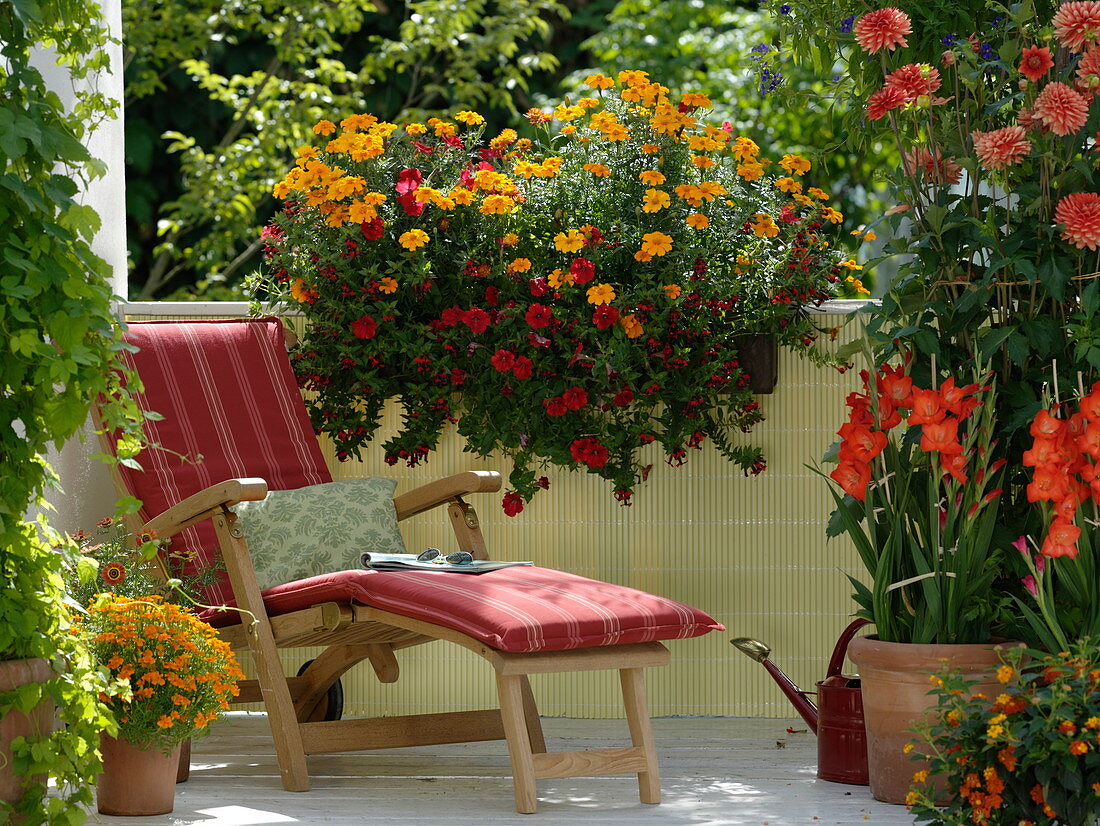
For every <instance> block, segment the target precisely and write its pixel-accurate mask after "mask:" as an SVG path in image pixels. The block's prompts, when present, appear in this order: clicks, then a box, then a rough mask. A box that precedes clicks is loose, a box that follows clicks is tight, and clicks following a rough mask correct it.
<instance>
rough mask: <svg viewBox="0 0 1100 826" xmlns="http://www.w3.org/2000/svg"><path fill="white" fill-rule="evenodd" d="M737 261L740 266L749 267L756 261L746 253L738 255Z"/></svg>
mask: <svg viewBox="0 0 1100 826" xmlns="http://www.w3.org/2000/svg"><path fill="white" fill-rule="evenodd" d="M737 263H738V264H739V265H741V266H742V267H751V266H752V265H753V264H754V263H756V262H755V261H753V260H752V259H751V258H750V257H749V256H747V255H739V256H737Z"/></svg>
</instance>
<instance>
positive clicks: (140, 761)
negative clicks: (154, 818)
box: [96, 734, 181, 815]
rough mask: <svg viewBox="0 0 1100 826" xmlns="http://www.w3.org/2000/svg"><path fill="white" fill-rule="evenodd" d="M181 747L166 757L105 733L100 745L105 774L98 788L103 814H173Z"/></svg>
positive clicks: (100, 779)
mask: <svg viewBox="0 0 1100 826" xmlns="http://www.w3.org/2000/svg"><path fill="white" fill-rule="evenodd" d="M180 748H181V747H180V746H176V748H175V749H174V750H173V751H171V752H170V753H168V754H165V753H164V752H162V751H160V750H159V749H157V748H139V747H138V746H135V745H133V744H131V743H130V742H128V741H126V740H120V739H118V738H115V737H108V736H107V735H106V734H104V735H103V736H102V737H101V738H100V744H99V750H100V752H101V753H102V754H103V774H102V775H100V777H99V787H98V788H97V789H96V803H97V804H98V806H99V812H100V814H105V815H166V814H168V813H169V812H170V811H172V808H173V806H174V805H175V797H176V774H177V772H178V771H179V764H180Z"/></svg>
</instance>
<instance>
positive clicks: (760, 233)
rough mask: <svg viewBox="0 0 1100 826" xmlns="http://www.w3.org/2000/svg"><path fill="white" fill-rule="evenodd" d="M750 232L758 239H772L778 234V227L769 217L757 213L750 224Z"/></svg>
mask: <svg viewBox="0 0 1100 826" xmlns="http://www.w3.org/2000/svg"><path fill="white" fill-rule="evenodd" d="M752 231H753V234H754V235H755V236H756V237H758V238H774V237H775V236H777V235H778V234H779V227H778V226H776V223H775V221H773V220H772V219H771V216H769V215H764V214H763V213H757V214H756V217H755V219H754V220H753V223H752Z"/></svg>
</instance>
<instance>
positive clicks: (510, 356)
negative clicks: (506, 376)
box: [489, 350, 516, 373]
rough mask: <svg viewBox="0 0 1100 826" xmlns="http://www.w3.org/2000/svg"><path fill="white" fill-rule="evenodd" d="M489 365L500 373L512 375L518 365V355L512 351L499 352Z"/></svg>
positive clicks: (494, 355)
mask: <svg viewBox="0 0 1100 826" xmlns="http://www.w3.org/2000/svg"><path fill="white" fill-rule="evenodd" d="M489 363H490V364H491V365H493V369H495V370H496V371H497V372H498V373H510V372H511V371H512V368H513V367H514V366H515V364H516V354H515V353H513V352H512V351H511V350H497V351H496V352H495V353H494V354H493V357H492V358H490V359H489Z"/></svg>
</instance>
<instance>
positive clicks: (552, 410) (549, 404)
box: [542, 396, 569, 418]
mask: <svg viewBox="0 0 1100 826" xmlns="http://www.w3.org/2000/svg"><path fill="white" fill-rule="evenodd" d="M542 406H543V407H545V408H546V415H547V416H551V417H554V418H557V417H558V416H564V415H565V414H566V413H568V412H569V408H568V407H566V406H565V402H563V401H562V400H561V397H560V396H554V398H552V399H543V401H542Z"/></svg>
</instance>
